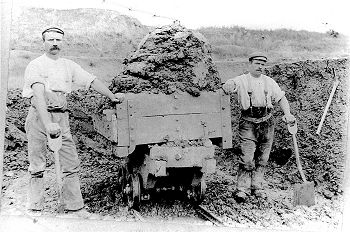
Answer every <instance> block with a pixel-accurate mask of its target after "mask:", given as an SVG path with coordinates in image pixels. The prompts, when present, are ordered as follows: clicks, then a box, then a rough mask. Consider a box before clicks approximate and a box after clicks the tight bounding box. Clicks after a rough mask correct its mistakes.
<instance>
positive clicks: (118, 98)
mask: <svg viewBox="0 0 350 232" xmlns="http://www.w3.org/2000/svg"><path fill="white" fill-rule="evenodd" d="M124 99H125V94H124V93H115V94H114V98H113V99H112V98H111V101H112V102H116V103H121V102H123V101H124Z"/></svg>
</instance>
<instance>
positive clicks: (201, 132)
mask: <svg viewBox="0 0 350 232" xmlns="http://www.w3.org/2000/svg"><path fill="white" fill-rule="evenodd" d="M133 120H134V122H133V124H134V130H135V133H134V136H135V143H136V144H152V143H161V142H166V141H174V140H192V139H200V138H205V137H208V138H218V137H221V133H222V131H221V115H220V113H208V114H185V115H167V116H154V117H139V118H134V119H133ZM117 121H118V131H119V130H121V131H122V130H126V129H128V128H125V127H126V126H128V123H127V120H126V119H121V120H117ZM128 145H129V141H126V140H125V143H122V141H121V140H119V141H118V146H128Z"/></svg>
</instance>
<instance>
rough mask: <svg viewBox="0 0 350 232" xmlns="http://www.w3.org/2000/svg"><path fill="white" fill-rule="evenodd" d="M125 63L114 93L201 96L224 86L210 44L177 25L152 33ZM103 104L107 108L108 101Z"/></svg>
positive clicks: (112, 87) (114, 87) (116, 78)
mask: <svg viewBox="0 0 350 232" xmlns="http://www.w3.org/2000/svg"><path fill="white" fill-rule="evenodd" d="M123 63H124V65H125V66H124V71H123V72H122V73H121V74H119V75H118V76H116V77H115V78H114V79H113V80H112V83H111V85H110V86H109V89H111V91H112V92H113V93H117V92H128V93H140V92H150V93H155V94H157V93H160V92H161V93H165V94H172V93H174V92H176V91H182V92H188V93H190V94H191V95H193V96H199V95H200V92H201V91H215V90H217V89H219V88H220V84H221V81H220V78H219V73H218V71H217V68H216V66H215V64H214V63H213V60H212V57H211V46H210V44H209V43H208V41H207V40H206V39H205V38H204V37H203V36H202V35H201V34H200V33H198V32H193V31H191V30H188V29H186V28H184V27H182V26H180V25H177V24H173V25H170V26H164V27H161V28H158V29H156V30H154V31H152V32H151V33H149V34H148V35H147V36H146V37H145V38H144V39H143V40H142V41H141V42H140V44H139V45H138V48H137V50H136V51H135V52H133V53H131V54H130V55H129V56H128V57H126V58H125V60H124V62H123ZM101 104H102V105H103V104H106V106H105V107H107V108H108V101H107V100H105V101H104V102H102V103H101ZM105 107H102V108H105Z"/></svg>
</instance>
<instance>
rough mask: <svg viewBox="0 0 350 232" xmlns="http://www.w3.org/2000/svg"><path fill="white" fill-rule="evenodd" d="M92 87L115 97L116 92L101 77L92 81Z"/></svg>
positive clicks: (111, 97) (109, 96) (112, 97)
mask: <svg viewBox="0 0 350 232" xmlns="http://www.w3.org/2000/svg"><path fill="white" fill-rule="evenodd" d="M91 87H92V88H93V89H94V90H96V91H97V92H98V93H100V94H102V95H104V96H106V97H108V98H110V99H114V98H115V97H114V94H113V93H112V92H111V91H110V90H109V89H108V88H107V86H105V85H104V84H103V83H102V82H101V81H100V80H99V79H97V78H95V80H94V81H93V82H92V83H91Z"/></svg>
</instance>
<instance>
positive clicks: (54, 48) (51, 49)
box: [50, 46, 61, 51]
mask: <svg viewBox="0 0 350 232" xmlns="http://www.w3.org/2000/svg"><path fill="white" fill-rule="evenodd" d="M53 50H61V49H60V48H59V47H57V46H53V47H52V48H50V51H53Z"/></svg>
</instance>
